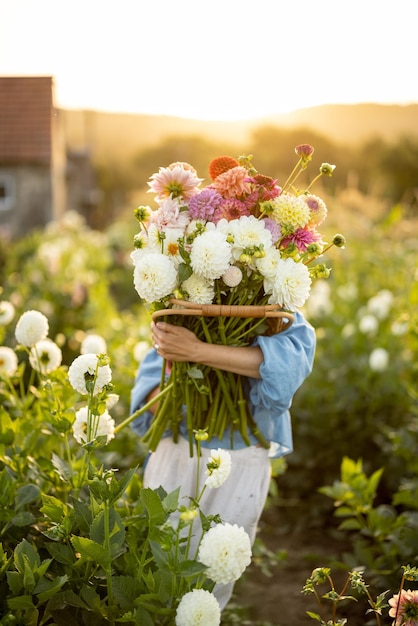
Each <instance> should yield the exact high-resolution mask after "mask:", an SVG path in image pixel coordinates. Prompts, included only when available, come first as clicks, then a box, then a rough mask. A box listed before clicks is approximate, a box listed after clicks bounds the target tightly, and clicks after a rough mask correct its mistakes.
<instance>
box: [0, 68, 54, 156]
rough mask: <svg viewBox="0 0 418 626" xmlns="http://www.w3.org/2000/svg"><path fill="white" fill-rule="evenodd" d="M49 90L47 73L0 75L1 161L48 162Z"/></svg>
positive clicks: (50, 83) (51, 86) (50, 95)
mask: <svg viewBox="0 0 418 626" xmlns="http://www.w3.org/2000/svg"><path fill="white" fill-rule="evenodd" d="M52 89H53V85H52V77H50V76H7V77H6V76H0V163H11V164H16V163H19V164H22V163H43V164H48V163H49V162H50V160H51V153H52V114H53V92H52Z"/></svg>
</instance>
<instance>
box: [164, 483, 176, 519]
mask: <svg viewBox="0 0 418 626" xmlns="http://www.w3.org/2000/svg"><path fill="white" fill-rule="evenodd" d="M179 495H180V487H177V489H174V491H172V492H171V493H168V494H167V495H166V496H165V498H164V499H163V501H162V503H163V507H164V510H165V511H166V512H167V513H173V512H174V511H177V507H178V505H179Z"/></svg>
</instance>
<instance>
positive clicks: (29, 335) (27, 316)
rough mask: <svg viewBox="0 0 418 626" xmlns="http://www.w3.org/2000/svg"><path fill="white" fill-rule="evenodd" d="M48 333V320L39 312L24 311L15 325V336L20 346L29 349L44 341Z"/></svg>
mask: <svg viewBox="0 0 418 626" xmlns="http://www.w3.org/2000/svg"><path fill="white" fill-rule="evenodd" d="M48 331H49V324H48V319H47V318H46V317H45V315H44V314H43V313H41V312H40V311H25V313H23V314H22V315H21V316H20V318H19V320H18V322H17V324H16V329H15V336H16V339H17V341H18V342H19V343H20V344H22V346H26V347H28V348H30V347H31V346H33V345H34V344H35V343H37V342H38V341H42V339H45V337H46V336H47V335H48Z"/></svg>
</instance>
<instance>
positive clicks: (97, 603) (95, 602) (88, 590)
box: [81, 585, 102, 614]
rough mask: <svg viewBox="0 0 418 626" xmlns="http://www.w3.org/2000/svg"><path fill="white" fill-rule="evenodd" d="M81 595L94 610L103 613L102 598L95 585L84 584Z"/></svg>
mask: <svg viewBox="0 0 418 626" xmlns="http://www.w3.org/2000/svg"><path fill="white" fill-rule="evenodd" d="M81 597H82V598H83V600H84V601H85V602H86V604H87V605H88V607H89V608H90V609H91V610H92V611H94V612H95V613H98V614H101V612H102V611H101V608H102V600H101V598H100V596H99V594H98V593H97V592H96V591H95V589H93V587H88V586H87V585H83V587H82V589H81Z"/></svg>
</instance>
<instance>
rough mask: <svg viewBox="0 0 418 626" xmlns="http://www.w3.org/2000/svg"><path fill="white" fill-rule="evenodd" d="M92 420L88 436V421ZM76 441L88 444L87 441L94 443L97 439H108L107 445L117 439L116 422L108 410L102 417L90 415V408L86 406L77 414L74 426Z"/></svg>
mask: <svg viewBox="0 0 418 626" xmlns="http://www.w3.org/2000/svg"><path fill="white" fill-rule="evenodd" d="M89 419H90V422H91V424H90V429H91V432H90V435H91V437H89V435H88V424H87V422H88V420H89ZM73 435H74V439H75V440H76V441H77V442H78V443H80V444H83V443H87V440H88V439H90V441H93V440H94V439H96V438H97V437H106V438H107V440H106V443H109V441H111V440H112V439H113V438H114V437H115V420H114V419H113V418H112V416H111V415H110V414H109V412H108V411H107V410H105V411H104V413H102V414H101V415H90V416H89V412H88V407H86V406H84V407H82V408H81V409H79V410H78V411H77V412H76V414H75V422H74V424H73Z"/></svg>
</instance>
